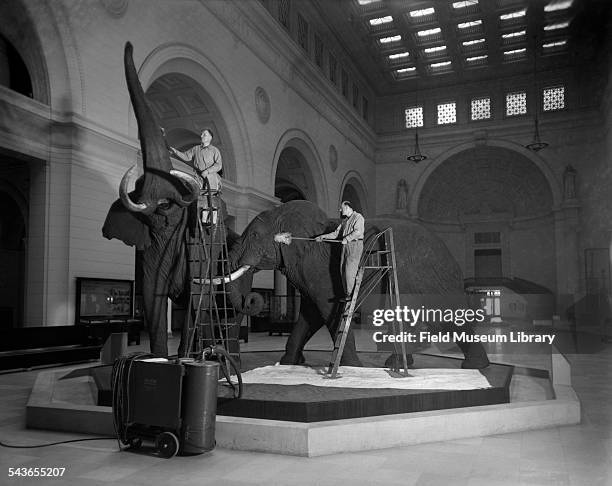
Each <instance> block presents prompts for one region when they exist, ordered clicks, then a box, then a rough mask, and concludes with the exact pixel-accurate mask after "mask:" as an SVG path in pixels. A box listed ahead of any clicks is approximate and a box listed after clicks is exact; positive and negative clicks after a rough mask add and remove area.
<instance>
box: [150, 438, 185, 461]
mask: <svg viewBox="0 0 612 486" xmlns="http://www.w3.org/2000/svg"><path fill="white" fill-rule="evenodd" d="M155 448H156V449H157V450H158V451H159V453H160V455H161V456H162V457H165V458H166V459H170V458H171V457H174V456H176V453H177V452H178V450H179V440H178V438H177V437H176V435H174V434H173V433H172V432H162V433H161V434H159V435H158V436H157V438H156V439H155Z"/></svg>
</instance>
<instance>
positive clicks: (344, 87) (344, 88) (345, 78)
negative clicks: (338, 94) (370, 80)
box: [341, 69, 349, 98]
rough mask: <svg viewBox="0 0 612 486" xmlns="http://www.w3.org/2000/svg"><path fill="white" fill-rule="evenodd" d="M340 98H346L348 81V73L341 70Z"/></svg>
mask: <svg viewBox="0 0 612 486" xmlns="http://www.w3.org/2000/svg"><path fill="white" fill-rule="evenodd" d="M341 82H342V96H344V97H345V98H348V95H349V79H348V73H347V72H346V71H345V70H344V69H342V80H341Z"/></svg>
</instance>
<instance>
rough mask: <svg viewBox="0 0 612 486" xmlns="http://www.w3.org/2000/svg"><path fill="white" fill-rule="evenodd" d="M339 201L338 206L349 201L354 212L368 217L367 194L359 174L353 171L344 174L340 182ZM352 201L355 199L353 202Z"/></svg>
mask: <svg viewBox="0 0 612 486" xmlns="http://www.w3.org/2000/svg"><path fill="white" fill-rule="evenodd" d="M340 187H341V191H340V200H339V201H338V205H340V203H341V202H342V201H344V200H349V201H351V202H352V203H353V204H354V205H355V210H357V211H359V212H360V213H361V214H363V215H364V216H367V215H368V193H367V191H366V189H365V187H366V185H365V184H364V182H363V178H362V177H361V174H359V172H357V171H355V170H351V171H349V172H347V173H346V175H345V176H344V179H343V180H342V184H341V186H340ZM353 199H357V200H356V201H354V200H353Z"/></svg>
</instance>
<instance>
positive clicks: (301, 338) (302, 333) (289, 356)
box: [280, 314, 321, 365]
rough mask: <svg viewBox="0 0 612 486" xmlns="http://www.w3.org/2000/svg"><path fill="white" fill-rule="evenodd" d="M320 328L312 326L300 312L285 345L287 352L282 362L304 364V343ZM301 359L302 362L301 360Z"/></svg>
mask: <svg viewBox="0 0 612 486" xmlns="http://www.w3.org/2000/svg"><path fill="white" fill-rule="evenodd" d="M319 327H321V326H319ZM318 330H319V328H316V329H314V328H312V327H311V325H310V324H309V323H308V322H307V321H306V319H305V318H304V316H302V314H300V317H299V318H298V321H297V323H296V324H295V326H294V328H293V331H291V334H290V336H289V338H288V339H287V344H286V345H285V354H283V356H282V357H281V359H280V364H288V365H295V364H302V363H303V362H304V361H303V360H304V355H303V354H302V351H303V350H304V345H305V344H306V342H307V341H308V340H309V339H310V338H311V337H312V336H313V335H314V333H315V332H316V331H318ZM300 361H301V362H300Z"/></svg>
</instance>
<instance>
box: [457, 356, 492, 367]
mask: <svg viewBox="0 0 612 486" xmlns="http://www.w3.org/2000/svg"><path fill="white" fill-rule="evenodd" d="M489 364H490V363H489V358H487V357H486V356H485V357H479V358H465V359H464V360H463V363H461V367H462V368H463V369H464V370H482V369H484V368H486V367H487V366H489Z"/></svg>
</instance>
